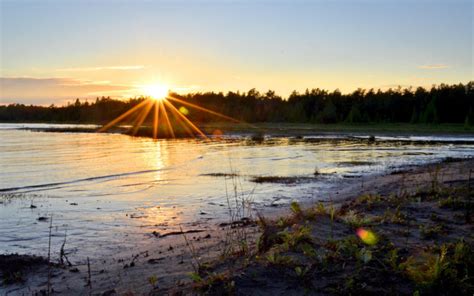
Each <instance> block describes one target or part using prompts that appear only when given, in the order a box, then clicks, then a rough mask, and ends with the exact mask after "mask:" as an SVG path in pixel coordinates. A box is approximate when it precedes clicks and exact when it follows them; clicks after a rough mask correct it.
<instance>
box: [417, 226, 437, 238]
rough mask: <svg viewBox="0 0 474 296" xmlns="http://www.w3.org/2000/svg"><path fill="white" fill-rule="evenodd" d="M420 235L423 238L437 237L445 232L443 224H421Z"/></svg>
mask: <svg viewBox="0 0 474 296" xmlns="http://www.w3.org/2000/svg"><path fill="white" fill-rule="evenodd" d="M419 229H420V236H421V238H422V239H433V238H437V237H438V235H439V234H440V233H441V232H443V227H442V226H441V225H436V226H425V225H420V227H419Z"/></svg>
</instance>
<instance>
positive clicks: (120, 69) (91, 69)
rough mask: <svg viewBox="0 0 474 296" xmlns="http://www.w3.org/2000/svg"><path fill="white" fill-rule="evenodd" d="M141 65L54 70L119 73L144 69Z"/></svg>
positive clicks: (61, 70) (60, 70)
mask: <svg viewBox="0 0 474 296" xmlns="http://www.w3.org/2000/svg"><path fill="white" fill-rule="evenodd" d="M145 68H146V66H143V65H130V66H101V67H83V68H81V67H79V68H61V69H56V71H59V72H90V71H102V70H119V71H133V70H141V69H145Z"/></svg>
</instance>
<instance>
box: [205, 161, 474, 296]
mask: <svg viewBox="0 0 474 296" xmlns="http://www.w3.org/2000/svg"><path fill="white" fill-rule="evenodd" d="M469 190H470V189H469V188H467V184H465V183H463V184H461V185H459V186H456V187H450V188H447V187H444V186H443V184H442V180H441V178H439V170H438V169H435V170H433V171H432V173H431V178H430V180H428V181H427V183H426V190H424V191H423V190H421V191H419V192H417V193H413V194H410V193H408V191H406V190H398V191H397V192H398V194H389V195H384V196H382V195H376V194H365V195H361V196H360V197H358V198H357V199H355V200H353V201H351V202H348V203H346V204H343V205H342V206H341V207H337V208H336V207H334V206H333V205H332V204H331V205H330V206H329V207H328V206H325V205H324V204H323V203H317V204H315V205H313V206H310V207H302V206H301V205H300V204H298V203H297V202H292V203H291V204H290V206H289V207H290V210H291V215H289V216H285V217H280V218H278V219H276V220H268V219H266V218H264V217H260V218H259V226H260V228H261V236H260V238H259V240H258V244H257V246H256V251H255V252H252V251H250V252H249V253H248V254H247V257H246V258H247V259H246V264H244V265H241V266H240V268H236V267H235V263H236V262H239V261H238V260H237V259H234V260H233V261H232V262H233V265H232V272H231V273H227V274H226V276H227V277H226V279H225V281H226V282H232V283H234V284H233V286H232V290H231V291H232V293H236V294H249V293H260V294H265V293H266V294H274V293H278V292H281V291H283V290H291V291H292V292H293V293H295V294H305V293H308V291H312V292H315V293H321V294H331V295H333V294H352V295H359V294H364V295H365V294H375V295H382V294H397V295H438V294H443V295H472V291H474V281H473V275H474V257H473V256H474V242H473V241H472V236H470V235H469V231H467V232H466V229H469V227H471V226H470V224H469V223H470V222H469V221H468V220H465V219H464V212H465V210H466V207H467V206H468V202H466V201H467V200H468V199H469V197H470V194H472V193H471V192H470V191H469ZM464 235H467V236H468V237H469V239H463V236H464ZM466 238H467V237H466ZM212 270H213V267H212V265H211V266H210V268H209V271H208V272H210V274H212ZM221 270H222V269H221ZM248 275H252V276H248ZM206 281H208V279H206V278H203V280H202V282H206ZM211 282H212V285H214V286H215V284H214V280H211ZM255 283H258V284H255ZM246 287H252V288H251V289H250V288H248V289H247V288H246ZM272 287H275V288H274V289H273V290H272ZM207 288H209V289H206V293H209V294H216V293H215V292H216V291H222V290H215V289H213V288H212V287H209V286H208V287H207Z"/></svg>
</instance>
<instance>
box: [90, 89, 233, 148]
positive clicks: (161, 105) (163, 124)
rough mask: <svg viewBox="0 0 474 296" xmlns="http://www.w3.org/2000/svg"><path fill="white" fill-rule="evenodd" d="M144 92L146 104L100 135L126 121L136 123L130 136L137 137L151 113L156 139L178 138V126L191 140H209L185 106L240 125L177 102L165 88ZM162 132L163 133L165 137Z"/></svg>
mask: <svg viewBox="0 0 474 296" xmlns="http://www.w3.org/2000/svg"><path fill="white" fill-rule="evenodd" d="M142 91H143V93H144V94H145V95H147V97H146V99H145V100H143V101H142V102H140V103H139V104H137V105H135V106H134V107H133V108H131V109H130V110H128V111H126V112H124V113H123V114H121V115H120V116H118V117H117V118H115V119H114V120H112V121H110V122H109V123H107V124H106V125H104V126H102V127H101V128H100V129H99V132H105V131H107V130H108V129H110V128H111V127H113V126H116V125H118V124H120V123H121V122H124V121H125V120H127V121H130V120H131V121H133V125H132V126H131V127H130V129H129V133H130V134H131V135H136V134H137V132H138V131H139V129H140V127H141V126H142V125H143V123H144V122H145V120H146V119H147V117H148V116H149V115H150V113H151V116H152V118H153V122H152V130H153V134H152V135H153V138H154V139H158V138H175V137H176V133H175V129H176V126H174V127H173V125H174V124H179V125H180V126H181V127H182V128H183V130H184V132H185V133H186V134H187V135H188V136H190V137H201V138H204V139H208V137H207V135H206V134H205V133H204V132H203V131H202V130H201V129H200V128H199V127H198V126H197V125H196V124H194V123H193V122H192V121H191V120H190V119H189V118H188V117H187V115H188V114H189V110H188V109H186V108H185V106H186V107H189V108H191V109H194V110H197V111H201V112H206V113H209V114H211V115H213V116H217V117H220V118H222V119H226V120H229V121H232V122H236V123H240V121H239V120H237V119H235V118H232V117H230V116H226V115H224V114H221V113H219V112H216V111H213V110H210V109H207V108H204V107H202V106H199V105H196V104H193V103H190V102H187V101H185V100H182V99H179V98H176V97H174V96H172V95H171V94H170V92H169V90H168V88H167V87H166V86H163V85H147V86H144V87H143V88H142ZM172 102H174V103H175V104H176V103H177V104H181V105H182V106H181V108H179V109H177V108H176V107H175V106H174V105H173V104H172ZM160 130H161V131H162V132H161V134H160Z"/></svg>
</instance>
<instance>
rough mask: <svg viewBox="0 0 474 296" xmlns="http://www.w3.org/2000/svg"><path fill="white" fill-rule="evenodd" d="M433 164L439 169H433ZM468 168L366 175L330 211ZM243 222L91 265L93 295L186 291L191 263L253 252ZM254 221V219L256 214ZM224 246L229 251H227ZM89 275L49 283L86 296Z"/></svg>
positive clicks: (33, 279) (16, 287) (33, 285)
mask: <svg viewBox="0 0 474 296" xmlns="http://www.w3.org/2000/svg"><path fill="white" fill-rule="evenodd" d="M437 166H439V167H440V168H439V169H437ZM468 168H474V160H472V159H471V160H463V161H459V162H445V163H440V164H431V165H426V166H421V167H415V168H410V169H408V170H407V171H405V172H399V173H396V174H388V175H382V176H377V177H373V176H371V177H366V178H363V179H361V180H360V183H359V182H357V184H356V183H354V184H352V185H351V186H347V188H342V189H341V190H339V191H338V192H335V193H334V199H333V200H332V203H333V205H334V207H338V208H339V209H340V208H342V207H344V205H345V204H347V203H350V202H351V201H353V200H356V198H357V197H358V196H360V194H363V193H370V194H371V195H378V194H380V195H387V194H390V193H394V194H401V189H403V194H413V193H414V192H417V191H419V190H422V188H424V187H426V186H430V178H431V179H432V178H433V174H434V172H435V171H436V170H437V174H438V179H439V182H441V183H442V184H451V185H453V184H454V185H456V184H457V183H459V182H463V180H464V181H465V180H466V178H467V177H466V174H465V171H466V170H467V169H468ZM358 181H359V180H358ZM316 203H317V201H314V200H312V201H308V202H302V203H301V204H302V208H303V209H305V208H308V207H311V205H314V204H316ZM329 203H331V202H323V204H324V206H326V207H328V206H329ZM290 212H291V211H290V210H288V209H284V208H281V207H278V208H276V209H270V210H269V211H267V212H265V216H266V219H269V218H271V219H277V218H278V217H280V218H281V217H285V216H287V215H288V214H289V213H290ZM246 218H248V217H244V216H243V215H240V216H235V217H233V219H230V220H231V221H230V223H229V224H227V225H225V224H220V225H210V227H203V226H201V227H200V226H199V225H196V228H200V230H203V231H200V232H199V233H198V232H196V233H185V234H182V233H180V232H178V233H173V234H168V235H164V236H163V235H160V237H156V239H157V240H158V242H157V244H156V245H155V244H154V243H149V244H144V245H142V246H141V248H139V249H137V250H136V252H135V254H122V255H120V254H116V256H113V257H112V258H104V260H101V261H100V262H92V263H91V277H90V280H91V284H92V291H93V293H94V294H95V293H98V292H100V293H104V292H107V291H109V292H110V293H112V290H114V291H115V292H116V293H125V292H127V290H128V291H133V292H135V293H148V292H150V291H152V292H153V291H154V292H157V293H158V291H168V290H169V289H170V288H171V287H175V286H182V288H183V289H185V290H186V289H189V288H190V285H191V286H192V284H191V278H190V277H189V272H197V271H196V270H194V269H193V265H194V267H196V265H202V264H204V262H207V261H209V262H216V261H215V260H216V259H218V258H219V257H220V256H221V255H223V254H224V253H228V254H227V256H228V258H231V257H232V256H234V255H235V253H236V251H237V253H238V251H239V247H236V245H235V244H236V241H238V240H239V239H241V238H242V237H245V241H246V244H247V245H246V247H245V248H246V249H248V250H255V248H257V241H258V239H259V236H260V234H261V229H260V228H259V227H257V225H256V223H255V222H253V219H252V220H248V219H246ZM253 218H257V216H254V217H253ZM201 228H202V229H201ZM56 247H57V246H56ZM226 248H227V249H228V250H225V249H226ZM231 249H232V250H231ZM66 250H67V245H66ZM240 251H241V252H242V251H243V250H240ZM229 255H232V256H229ZM196 258H200V259H199V264H198V263H197V262H195V261H196ZM53 261H54V260H53ZM0 266H1V265H0ZM45 272H46V274H47V266H44V264H43V265H41V264H40V265H39V266H37V269H35V270H33V271H32V272H29V273H28V272H27V271H25V274H27V275H28V281H27V282H26V283H24V284H20V283H17V284H13V285H8V286H3V287H2V286H0V288H1V289H0V290H3V289H5V292H7V291H17V292H19V291H23V292H25V291H37V292H38V291H41V290H45V287H46V286H45V277H44V275H45ZM88 274H89V273H88V270H87V264H85V262H80V263H77V264H76V262H75V264H74V266H67V265H65V266H60V265H56V267H55V268H53V275H54V276H53V277H52V281H51V285H52V287H53V289H54V290H55V291H57V292H63V293H64V292H65V293H67V294H68V295H80V294H84V293H87V292H88V290H89V289H90V287H89V286H84V284H85V281H84V279H86V278H87V277H88V276H87V275H88ZM124 277H125V278H126V279H124ZM155 278H156V281H155V280H154V279H155ZM153 283H154V284H153ZM25 289H26V290H25ZM23 292H22V293H23ZM27 293H30V292H27ZM100 293H99V294H100ZM158 294H159V293H158ZM108 295H113V294H108Z"/></svg>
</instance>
